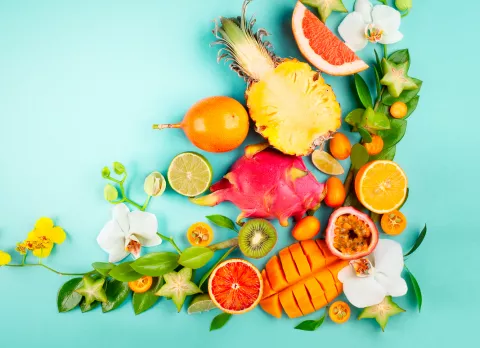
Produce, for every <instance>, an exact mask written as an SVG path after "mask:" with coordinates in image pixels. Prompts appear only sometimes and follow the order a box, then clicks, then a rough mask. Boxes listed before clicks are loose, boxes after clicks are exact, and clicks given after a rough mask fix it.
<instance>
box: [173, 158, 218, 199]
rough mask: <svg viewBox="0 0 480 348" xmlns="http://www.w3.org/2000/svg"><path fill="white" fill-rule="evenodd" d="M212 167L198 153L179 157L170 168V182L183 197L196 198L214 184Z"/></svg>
mask: <svg viewBox="0 0 480 348" xmlns="http://www.w3.org/2000/svg"><path fill="white" fill-rule="evenodd" d="M212 176H213V173H212V167H211V166H210V163H208V160H207V159H206V158H205V157H203V156H202V155H200V154H198V153H196V152H183V153H181V154H179V155H177V156H176V157H175V158H174V159H173V160H172V163H170V167H168V174H167V177H168V182H169V183H170V186H171V187H172V189H174V190H175V191H177V192H178V193H180V194H181V195H183V196H187V197H194V196H197V195H199V194H202V193H204V192H205V191H206V190H207V189H208V188H209V187H210V184H211V183H212Z"/></svg>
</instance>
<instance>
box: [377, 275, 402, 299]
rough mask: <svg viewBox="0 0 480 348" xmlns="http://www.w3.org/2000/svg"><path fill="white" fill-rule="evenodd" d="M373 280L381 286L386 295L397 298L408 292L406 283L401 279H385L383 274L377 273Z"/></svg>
mask: <svg viewBox="0 0 480 348" xmlns="http://www.w3.org/2000/svg"><path fill="white" fill-rule="evenodd" d="M375 279H376V280H377V282H378V283H379V284H380V285H381V286H383V288H384V289H385V291H386V292H387V295H390V296H393V297H398V296H403V295H405V294H406V293H407V291H408V287H407V283H406V282H405V279H403V278H402V277H387V276H386V275H385V274H383V273H377V274H376V275H375Z"/></svg>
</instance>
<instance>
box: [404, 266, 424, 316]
mask: <svg viewBox="0 0 480 348" xmlns="http://www.w3.org/2000/svg"><path fill="white" fill-rule="evenodd" d="M405 269H406V270H407V272H408V275H409V277H410V281H411V282H412V287H413V291H414V293H415V298H416V299H417V305H418V312H420V311H421V310H422V302H423V298H422V290H420V285H418V282H417V279H416V278H415V277H414V276H413V274H412V272H410V270H409V269H408V268H407V267H406V266H405Z"/></svg>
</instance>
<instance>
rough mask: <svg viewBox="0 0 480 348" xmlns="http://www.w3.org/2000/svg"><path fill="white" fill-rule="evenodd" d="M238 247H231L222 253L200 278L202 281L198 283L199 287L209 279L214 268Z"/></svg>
mask: <svg viewBox="0 0 480 348" xmlns="http://www.w3.org/2000/svg"><path fill="white" fill-rule="evenodd" d="M236 248H237V247H236V246H234V247H231V248H230V249H228V250H227V252H226V253H225V254H223V255H222V257H221V258H220V259H219V260H218V261H217V262H216V263H215V264H214V265H213V266H212V267H211V268H210V269H209V270H208V271H207V272H206V273H205V274H204V275H203V277H202V279H200V282H199V283H198V287H199V288H202V285H203V284H204V283H205V282H206V281H207V279H208V277H210V274H212V272H213V270H214V269H215V268H216V267H217V266H218V265H219V264H220V263H221V262H222V261H223V260H225V259H226V258H227V257H228V255H230V254H231V253H232V251H234V250H235V249H236Z"/></svg>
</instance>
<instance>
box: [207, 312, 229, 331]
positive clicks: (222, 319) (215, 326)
mask: <svg viewBox="0 0 480 348" xmlns="http://www.w3.org/2000/svg"><path fill="white" fill-rule="evenodd" d="M231 317H232V315H231V314H230V313H220V314H219V315H217V316H216V317H215V318H213V320H212V323H211V324H210V331H214V330H219V329H221V328H222V327H224V326H225V324H226V323H227V322H228V321H229V320H230V318H231Z"/></svg>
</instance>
